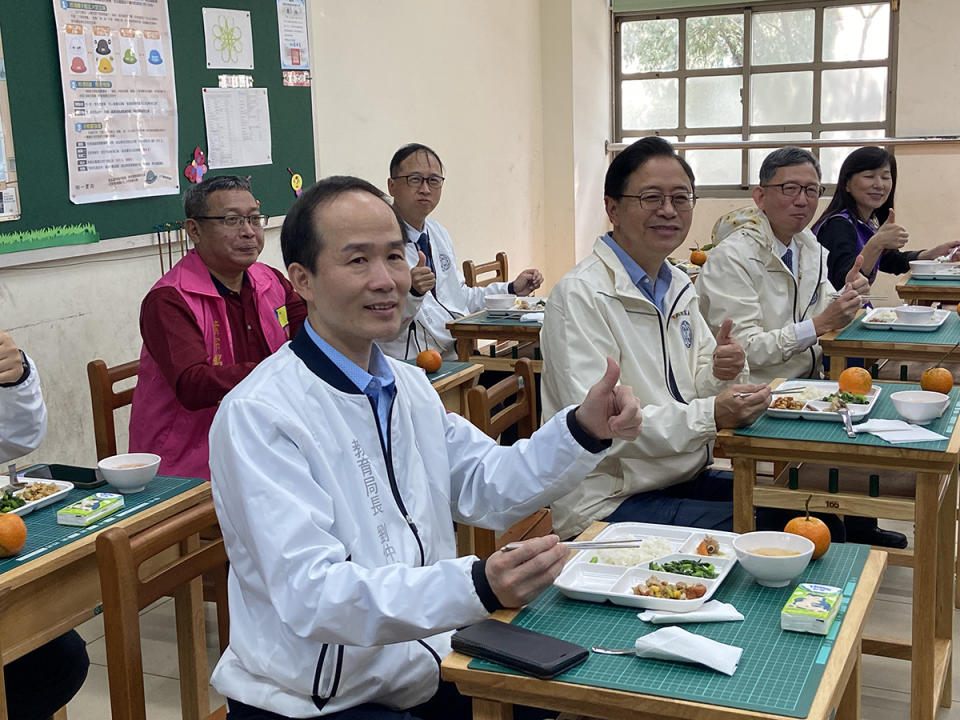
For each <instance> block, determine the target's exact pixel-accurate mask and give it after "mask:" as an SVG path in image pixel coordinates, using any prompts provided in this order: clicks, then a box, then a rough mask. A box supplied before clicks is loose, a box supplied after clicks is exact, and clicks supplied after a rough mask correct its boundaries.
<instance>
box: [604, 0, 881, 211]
mask: <svg viewBox="0 0 960 720" xmlns="http://www.w3.org/2000/svg"><path fill="white" fill-rule="evenodd" d="M865 4H879V3H872V2H871V0H860V1H859V2H853V1H851V0H797V1H796V2H785V3H776V4H775V3H770V4H769V5H767V4H764V6H763V8H762V12H763V13H768V12H784V11H791V10H801V9H804V10H811V9H812V10H813V11H814V27H813V32H814V36H813V60H812V61H811V62H802V63H781V64H776V65H763V66H753V64H752V52H753V43H752V34H753V16H754V14H755V11H754V10H753V9H752V8H751V7H750V6H743V7H734V8H730V7H726V8H697V9H695V10H688V11H678V12H663V11H659V12H648V13H622V14H617V15H615V17H614V23H613V65H614V83H613V85H614V98H613V105H614V124H615V128H614V135H615V137H616V142H629V138H635V137H644V136H647V135H665V136H668V137H676V138H678V140H679V141H680V142H683V141H685V140H686V138H687V137H688V136H690V135H695V136H707V135H731V134H739V135H740V137H741V139H742V140H744V141H747V140H749V139H750V137H751V136H753V135H757V134H771V133H777V134H780V133H790V132H808V133H810V134H811V138H812V139H814V140H817V139H820V137H821V134H822V133H825V132H832V131H858V130H882V131H884V133H885V135H887V136H888V137H893V136H895V126H894V119H895V113H896V104H895V98H896V52H897V20H898V17H899V14H898V12H897V11H896V8H895V6H893V5H892V4H891V7H890V25H889V30H888V47H887V57H886V58H884V59H881V60H843V61H824V60H823V43H824V11H825V10H826V9H827V8H836V7H851V6H857V5H865ZM724 15H732V16H739V17H742V18H743V64H742V67H733V68H710V69H701V70H688V69H687V53H686V47H687V20H688V19H689V18H700V17H718V16H724ZM673 19H675V20H676V21H677V23H678V28H677V31H678V48H677V52H678V58H677V59H678V63H677V64H678V69H677V70H675V71H655V72H637V73H624V72H621V68H622V57H621V56H622V33H621V30H622V26H623V24H624V23H628V22H634V21H638V20H673ZM861 68H882V69H884V70H885V71H886V91H885V115H884V119H883V120H879V121H857V122H830V123H826V122H822V121H821V110H822V107H821V92H822V86H823V71H824V70H835V69H861ZM778 72H780V73H782V72H812V73H813V90H812V92H813V97H812V103H811V113H812V114H811V122H809V123H787V124H774V125H760V124H756V125H754V124H751V118H750V112H751V99H752V97H751V94H752V91H753V88H752V84H751V78H752V77H756V76H758V75H763V74H771V73H778ZM731 76H740V77H741V78H742V84H743V87H742V89H741V121H742V124H741V125H740V126H720V125H712V126H705V127H689V126H688V125H687V108H686V87H687V80H688V79H689V78H705V77H731ZM673 78H676V79H677V86H678V87H677V93H678V97H677V102H678V107H677V112H678V122H677V127H675V128H653V127H651V128H643V129H628V128H624V126H623V82H624V81H628V80H650V79H673ZM785 142H787V141H785ZM792 142H796V143H797V144H798V145H801V146H802V141H799V140H798V141H792ZM812 151H813V153H814V154H815V155H817V156H818V157H819V155H820V150H819V148H816V147H814V148H812ZM681 153H683V154H685V151H681ZM740 158H741V162H740V185H739V186H736V185H714V186H710V185H704V186H702V187H701V188H698V189H702V190H715V191H716V190H719V191H721V192H722V191H723V190H729V189H731V188H735V187H739V188H740V189H746V188H748V187H749V151H748V149H746V148H744V149H742V150H741V152H740Z"/></svg>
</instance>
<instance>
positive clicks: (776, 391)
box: [734, 385, 807, 398]
mask: <svg viewBox="0 0 960 720" xmlns="http://www.w3.org/2000/svg"><path fill="white" fill-rule="evenodd" d="M806 389H807V386H806V385H795V386H793V387H788V388H774V389H773V390H771V391H770V394H771V395H786V394H787V393H795V392H801V391H803V390H806ZM751 395H753V393H752V392H739V393H736V394H734V397H738V398H745V397H750V396H751Z"/></svg>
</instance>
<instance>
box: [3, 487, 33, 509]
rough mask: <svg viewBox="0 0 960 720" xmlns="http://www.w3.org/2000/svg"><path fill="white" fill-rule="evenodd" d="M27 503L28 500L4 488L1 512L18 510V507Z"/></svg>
mask: <svg viewBox="0 0 960 720" xmlns="http://www.w3.org/2000/svg"><path fill="white" fill-rule="evenodd" d="M26 504H27V501H26V500H24V499H23V498H19V497H17V496H16V495H11V494H10V491H9V490H4V492H3V497H2V498H0V512H10V511H11V510H16V509H17V508H20V507H23V506H24V505H26Z"/></svg>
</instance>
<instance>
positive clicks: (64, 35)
mask: <svg viewBox="0 0 960 720" xmlns="http://www.w3.org/2000/svg"><path fill="white" fill-rule="evenodd" d="M53 11H54V17H55V20H56V25H57V38H58V42H59V46H60V76H61V81H62V86H63V106H64V114H65V120H66V122H65V126H66V141H67V163H68V166H69V167H68V171H69V173H68V174H69V178H70V200H71V201H72V202H74V203H77V204H82V203H92V202H103V201H105V200H122V199H125V198H135V197H144V196H150V195H174V194H177V193H178V192H179V191H180V180H179V175H180V173H179V172H178V170H177V157H176V154H177V96H176V91H175V87H174V78H173V48H172V44H171V41H170V17H169V14H168V10H167V0H153V1H152V2H150V3H144V2H138V1H136V0H97V2H82V1H80V0H53Z"/></svg>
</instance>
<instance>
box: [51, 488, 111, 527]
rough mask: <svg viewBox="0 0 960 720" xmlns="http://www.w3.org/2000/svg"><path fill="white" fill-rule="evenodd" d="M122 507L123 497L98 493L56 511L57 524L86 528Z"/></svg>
mask: <svg viewBox="0 0 960 720" xmlns="http://www.w3.org/2000/svg"><path fill="white" fill-rule="evenodd" d="M122 507H123V495H118V494H117V493H109V492H98V493H94V494H93V495H88V496H87V497H85V498H84V499H83V500H77V502H75V503H73V504H72V505H67V506H66V507H65V508H60V509H59V510H57V523H58V524H60V525H78V526H80V527H86V526H87V525H91V524H93V523H95V522H96V521H97V520H99V519H100V518H103V517H106V516H107V515H110V514H111V513H115V512H116V511H117V510H119V509H120V508H122Z"/></svg>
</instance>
